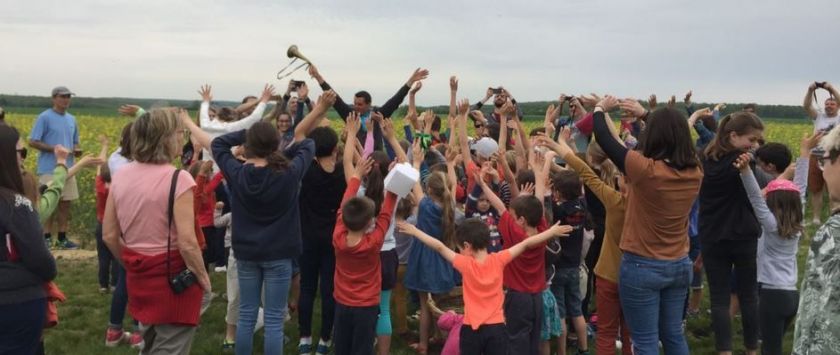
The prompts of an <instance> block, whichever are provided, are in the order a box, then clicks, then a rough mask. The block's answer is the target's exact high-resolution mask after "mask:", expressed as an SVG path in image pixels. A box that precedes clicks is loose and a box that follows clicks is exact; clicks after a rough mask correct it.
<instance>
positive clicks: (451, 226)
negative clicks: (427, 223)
mask: <svg viewBox="0 0 840 355" xmlns="http://www.w3.org/2000/svg"><path fill="white" fill-rule="evenodd" d="M426 190H427V192H428V194H429V197H431V198H432V200H433V201H435V202H437V203H440V205H441V216H440V224H441V227H442V228H441V229H443V235H441V236H440V241H441V242H443V244H446V245H447V246H448V247H450V248H452V247H454V246H455V210H454V208H453V207H452V195H451V194H450V192H449V186H448V184H447V179H446V175H444V174H443V173H442V172H439V171H436V172H433V173H432V174H431V175H429V177H428V178H427V179H426Z"/></svg>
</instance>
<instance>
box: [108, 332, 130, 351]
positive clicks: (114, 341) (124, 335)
mask: <svg viewBox="0 0 840 355" xmlns="http://www.w3.org/2000/svg"><path fill="white" fill-rule="evenodd" d="M129 335H130V334H129V333H128V332H123V331H122V329H116V328H111V327H108V330H106V331H105V346H107V347H109V348H113V347H115V346H117V345H120V343H122V342H123V340H127V339H128V337H129Z"/></svg>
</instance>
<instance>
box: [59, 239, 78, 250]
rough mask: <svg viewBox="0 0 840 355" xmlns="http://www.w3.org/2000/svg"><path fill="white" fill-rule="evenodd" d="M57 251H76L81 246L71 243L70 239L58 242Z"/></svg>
mask: <svg viewBox="0 0 840 355" xmlns="http://www.w3.org/2000/svg"><path fill="white" fill-rule="evenodd" d="M55 247H56V249H67V250H76V249H79V246H78V245H77V244H76V243H73V242H71V241H70V239H64V240H58V241H56V242H55Z"/></svg>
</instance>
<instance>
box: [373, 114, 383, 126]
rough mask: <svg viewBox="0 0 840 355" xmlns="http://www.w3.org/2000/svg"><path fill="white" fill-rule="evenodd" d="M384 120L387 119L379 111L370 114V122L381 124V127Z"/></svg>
mask: <svg viewBox="0 0 840 355" xmlns="http://www.w3.org/2000/svg"><path fill="white" fill-rule="evenodd" d="M383 119H385V117H384V116H382V113H381V112H379V111H373V112H371V114H370V120H371V121H373V122H376V123H379V124H380V125H381V124H382V120H383Z"/></svg>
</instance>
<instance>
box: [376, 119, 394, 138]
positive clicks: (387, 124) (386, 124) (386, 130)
mask: <svg viewBox="0 0 840 355" xmlns="http://www.w3.org/2000/svg"><path fill="white" fill-rule="evenodd" d="M381 115H382V114H380V116H381ZM380 124H381V125H382V134H383V135H384V136H385V137H386V138H396V133H395V132H394V122H393V121H391V118H384V119H382V120H381V123H380Z"/></svg>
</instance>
